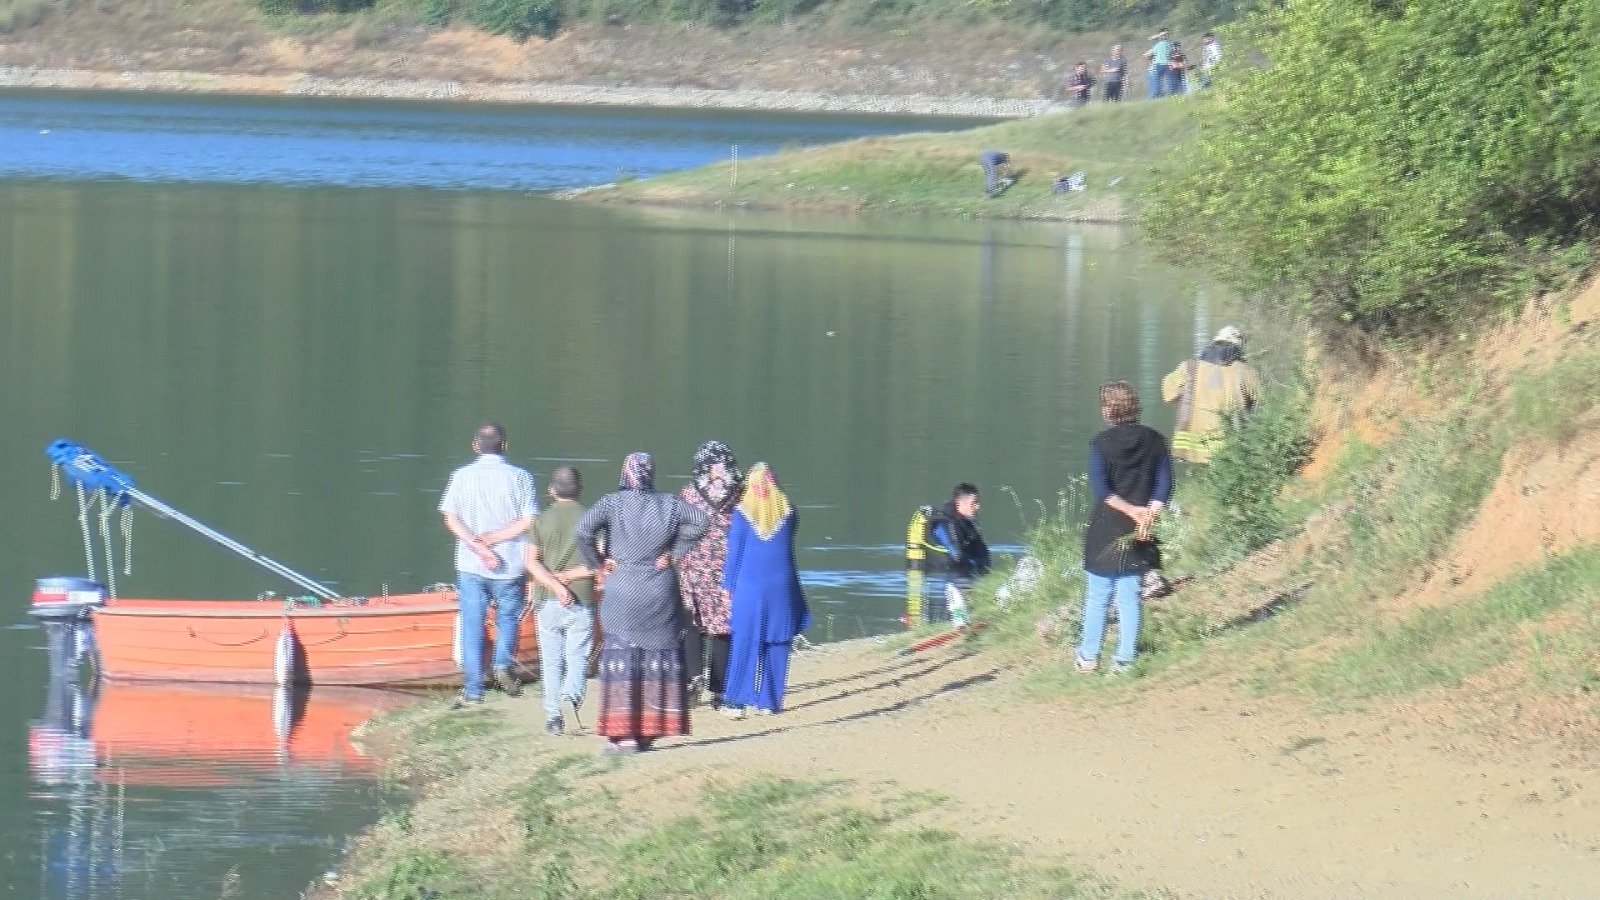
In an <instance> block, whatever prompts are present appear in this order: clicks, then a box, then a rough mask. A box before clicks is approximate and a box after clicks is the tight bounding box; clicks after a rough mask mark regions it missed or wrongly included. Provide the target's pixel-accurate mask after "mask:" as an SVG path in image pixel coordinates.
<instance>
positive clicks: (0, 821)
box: [0, 94, 1219, 900]
mask: <svg viewBox="0 0 1600 900" xmlns="http://www.w3.org/2000/svg"><path fill="white" fill-rule="evenodd" d="M933 124H934V125H939V124H940V123H933ZM944 124H951V123H944ZM906 127H907V125H906V123H904V122H882V121H878V122H873V121H870V120H841V119H824V118H816V117H808V118H797V119H788V118H783V117H753V118H748V119H746V118H741V117H734V116H723V115H718V116H703V115H699V114H692V115H691V114H681V115H675V114H667V113H648V114H641V113H628V112H615V113H611V112H604V113H602V112H589V111H567V110H555V111H541V110H526V109H523V110H518V109H505V108H497V109H491V108H474V107H468V108H454V107H437V106H418V105H409V104H346V103H328V104H324V103H311V102H293V101H218V102H213V101H200V100H194V99H189V98H182V99H173V98H153V99H146V98H124V97H105V96H94V95H84V96H76V95H74V96H60V97H58V96H56V95H39V94H25V95H0V341H4V344H3V346H0V413H3V414H4V421H5V422H6V427H5V428H3V429H0V471H3V474H4V477H3V478H0V515H4V517H5V522H6V524H7V529H6V540H5V541H3V542H0V584H5V585H10V586H11V592H12V597H13V605H12V613H11V615H10V616H9V617H7V618H6V620H5V621H7V622H9V623H10V626H11V627H10V628H9V629H7V630H4V631H0V660H3V661H4V662H5V663H6V665H7V670H8V672H9V673H10V675H11V681H12V685H13V687H12V690H11V691H9V692H8V693H7V694H6V698H5V699H4V700H0V720H3V721H4V722H6V723H9V727H6V728H3V729H0V758H4V759H6V760H9V761H10V762H11V765H10V766H8V767H6V768H5V769H4V770H3V772H4V774H0V810H3V811H0V841H3V846H4V847H5V848H6V849H5V851H4V855H3V856H0V884H3V885H5V886H7V888H9V889H10V890H11V891H12V892H13V893H15V894H16V895H17V896H48V897H59V898H88V897H151V896H160V897H163V898H168V900H179V898H188V897H195V898H214V897H218V896H235V897H263V898H266V897H286V896H295V895H296V894H297V893H298V892H299V891H300V890H301V889H302V888H303V887H304V886H305V885H306V884H308V883H309V882H310V881H311V880H313V879H315V878H317V877H319V876H320V874H321V873H322V872H323V871H324V870H325V869H326V868H327V867H328V866H330V865H332V864H334V862H335V861H336V858H337V854H338V851H339V849H340V848H341V846H342V843H343V841H344V840H345V838H346V837H347V836H348V835H349V834H350V833H352V832H353V831H354V830H356V829H357V828H359V827H360V826H361V825H363V824H365V823H367V822H370V821H372V819H373V818H374V817H375V815H376V814H377V810H378V809H379V808H381V806H382V801H383V798H384V793H383V791H382V789H381V788H380V787H379V786H378V785H377V783H376V782H375V781H374V778H373V771H372V767H371V764H370V762H368V761H366V760H364V759H363V758H362V757H360V755H359V754H358V753H356V752H355V751H354V750H353V749H352V748H351V747H350V746H349V743H348V733H349V728H350V727H351V726H353V725H354V723H355V722H358V721H360V719H361V718H363V717H364V716H365V715H367V714H368V713H369V712H370V711H372V710H376V709H382V708H386V707H387V706H388V705H391V704H392V703H394V702H399V700H397V699H396V698H394V697H392V696H391V695H386V694H382V693H374V692H355V693H353V694H339V693H336V692H332V691H314V692H313V694H312V696H311V697H310V698H309V700H305V699H296V698H286V697H277V696H274V695H273V694H272V693H271V692H270V691H269V692H248V691H245V692H240V691H221V692H219V691H215V690H210V691H201V690H197V689H194V688H176V687H173V688H151V689H140V690H134V689H133V688H132V687H130V686H127V685H115V684H110V685H106V684H103V685H100V686H99V688H98V691H97V692H96V691H95V690H94V689H91V688H90V687H88V686H85V685H82V684H80V683H79V682H77V681H63V680H58V681H56V682H54V683H52V682H51V681H50V680H49V679H47V677H46V673H47V669H48V666H47V664H46V654H45V653H44V651H43V647H44V645H45V644H46V637H45V635H44V633H43V632H42V631H40V630H39V629H37V628H34V627H33V626H32V624H31V622H30V621H29V619H28V617H27V616H26V615H25V612H24V609H25V606H26V594H27V592H28V590H29V588H30V586H31V583H32V580H33V579H34V578H35V577H37V576H40V575H45V574H54V573H81V572H82V570H83V568H84V562H83V555H82V547H81V542H80V538H79V536H78V523H77V521H76V515H75V510H74V509H73V508H72V506H71V504H70V503H67V502H64V501H63V502H57V503H52V502H51V501H50V480H49V472H48V467H47V465H46V463H45V460H44V457H43V455H42V449H43V447H44V445H45V444H46V442H48V441H49V440H51V439H53V438H55V437H58V436H69V437H72V438H74V439H76V440H79V441H82V442H84V443H86V444H88V445H89V446H90V447H92V448H94V449H96V450H98V451H99V452H101V453H102V454H103V455H105V456H106V457H107V458H108V459H110V460H111V461H113V462H114V463H115V464H117V465H119V466H121V467H122V468H124V469H125V470H126V471H127V472H129V473H130V474H131V475H133V476H134V477H135V478H136V479H137V480H138V481H139V483H140V486H141V487H143V488H144V489H146V490H147V491H149V492H151V493H154V494H156V495H157V496H160V497H162V498H163V499H166V500H168V501H169V502H171V503H172V504H174V505H176V506H177V507H179V508H181V509H184V510H185V511H187V512H189V513H190V514H192V515H194V516H196V517H197V518H199V519H201V520H202V521H205V522H208V523H210V524H212V525H214V526H216V527H218V528H220V529H221V530H223V531H225V532H228V533H230V534H232V535H234V536H236V537H238V538H239V539H241V540H243V541H245V542H246V543H248V544H251V545H252V546H255V547H256V548H258V549H260V550H262V551H264V552H266V553H268V554H270V555H272V556H275V557H276V558H278V559H280V560H283V561H285V562H287V563H289V564H290V565H291V566H294V567H296V568H298V569H300V570H302V571H304V572H305V573H306V574H308V575H310V576H312V577H313V578H317V579H319V580H323V581H326V582H330V583H334V584H336V585H338V586H340V587H342V588H345V589H347V590H349V591H351V592H353V593H375V592H378V591H380V590H382V589H383V588H384V587H387V588H388V589H389V590H391V591H404V590H409V589H414V588H418V587H421V586H423V585H426V584H428V583H430V582H435V581H441V580H449V579H450V577H451V571H450V566H451V558H450V544H449V541H448V540H447V539H446V535H445V534H444V531H443V529H442V527H441V526H440V523H439V520H438V515H437V514H436V513H435V512H434V506H435V504H436V502H437V499H438V492H439V491H440V489H441V488H442V486H443V483H444V479H445V477H446V475H447V474H448V472H449V471H450V469H451V468H452V467H454V466H456V465H459V464H461V463H462V462H464V461H466V460H467V459H468V458H469V457H468V453H467V442H468V439H469V436H470V432H471V429H472V427H473V426H474V424H475V423H476V422H477V421H478V420H479V419H481V418H483V417H486V416H492V417H495V418H498V419H499V420H501V421H502V422H503V423H505V425H506V426H507V428H508V430H509V432H510V436H511V452H510V455H511V457H512V459H513V460H514V461H516V462H518V463H521V464H523V465H526V466H528V467H529V468H531V469H533V470H534V471H535V472H536V473H538V474H539V475H541V476H542V475H543V474H545V473H547V472H548V471H549V470H550V468H551V467H553V466H555V465H557V464H559V463H560V462H563V461H576V464H577V465H578V466H579V467H580V468H581V469H582V470H583V472H584V474H585V476H586V479H587V483H588V485H589V488H590V493H591V495H593V494H598V493H599V492H601V491H604V490H606V489H608V488H609V486H610V485H612V484H614V483H615V478H616V471H617V467H618V464H619V462H620V460H621V458H622V456H623V455H624V454H625V453H626V452H628V451H630V450H635V449H645V450H650V451H652V452H654V453H655V454H656V455H657V460H658V464H659V466H660V469H661V475H662V477H661V483H662V485H663V487H665V488H671V489H676V488H677V487H678V486H679V485H681V484H682V478H683V476H684V475H685V474H686V471H687V468H688V464H689V459H690V456H691V454H692V452H693V450H694V448H695V447H696V446H697V445H698V444H699V443H700V442H702V441H704V440H706V439H709V438H718V439H721V440H724V441H726V442H727V443H729V444H730V445H731V446H732V447H733V449H734V450H735V452H736V453H737V454H738V455H739V458H740V460H741V462H742V463H744V464H746V465H748V464H750V463H753V462H755V461H757V460H767V461H769V462H770V463H771V464H772V465H773V467H774V468H775V470H776V471H777V473H778V474H779V476H780V477H781V478H782V479H783V480H784V482H785V483H786V485H787V486H788V489H789V490H790V493H791V496H792V497H793V498H794V500H795V502H796V503H797V504H798V505H799V507H800V512H801V542H802V545H803V547H802V550H801V554H800V562H801V564H802V567H803V568H804V570H805V574H804V580H805V582H806V584H807V585H808V591H809V597H810V600H811V602H812V607H813V610H814V620H815V623H816V624H815V627H814V628H813V630H812V637H814V638H816V639H819V640H826V639H833V638H844V637H853V636H857V635H864V634H876V633H883V632H885V631H890V630H893V629H895V628H897V627H898V618H899V616H900V614H901V611H902V608H903V605H904V598H903V595H902V592H903V585H904V581H903V578H902V577H901V575H900V570H901V560H900V543H901V541H902V539H903V535H904V528H905V523H906V519H907V517H908V516H909V514H910V513H911V512H912V510H913V509H914V508H915V507H916V506H917V505H919V504H921V503H937V502H939V501H941V500H942V499H943V498H944V497H946V496H947V495H948V492H949V489H950V486H951V485H953V484H954V483H956V482H957V481H962V480H973V481H976V482H977V483H978V484H979V485H980V486H981V487H982V488H983V489H984V492H985V493H984V503H985V506H984V510H983V517H982V522H983V527H984V530H985V532H986V533H987V534H988V536H989V538H990V540H991V542H992V543H996V544H1000V545H1014V544H1015V543H1016V542H1017V541H1018V540H1019V537H1020V535H1021V533H1022V531H1023V529H1024V527H1025V525H1026V523H1027V521H1028V520H1030V519H1031V518H1033V516H1035V515H1036V512H1035V511H1034V507H1033V505H1032V503H1033V498H1041V499H1045V500H1050V499H1052V498H1053V497H1054V496H1055V493H1056V491H1057V490H1058V489H1059V488H1060V487H1061V486H1062V485H1064V484H1065V483H1066V482H1067V480H1068V479H1070V478H1072V477H1074V476H1076V475H1078V474H1079V473H1081V471H1082V469H1083V465H1084V460H1085V456H1086V442H1087V440H1088V438H1089V437H1090V436H1091V434H1092V433H1093V431H1094V430H1095V428H1096V425H1097V421H1096V409H1095V390H1096V387H1097V386H1098V385H1099V384H1100V383H1101V382H1102V381H1104V380H1107V379H1110V378H1124V377H1125V378H1130V379H1132V380H1133V381H1134V382H1135V383H1136V384H1137V385H1139V387H1140V388H1141V389H1142V390H1143V391H1145V392H1146V393H1147V395H1149V394H1153V393H1154V390H1155V387H1156V385H1157V383H1158V381H1159V379H1160V376H1161V374H1162V373H1163V372H1164V371H1166V370H1167V369H1169V368H1170V367H1171V366H1172V365H1174V363H1175V362H1176V361H1177V360H1178V359H1181V358H1182V357H1183V356H1184V355H1185V354H1187V353H1189V352H1191V351H1192V349H1193V347H1194V346H1195V345H1196V343H1197V341H1198V339H1199V338H1201V337H1203V336H1205V335H1206V334H1207V333H1208V332H1209V331H1210V330H1211V329H1214V328H1215V327H1216V325H1218V324H1219V323H1218V322H1216V321H1212V320H1211V314H1210V313H1209V312H1208V304H1207V301H1206V299H1205V298H1206V294H1205V291H1204V290H1202V289H1201V288H1200V287H1199V286H1197V285H1195V284H1193V283H1192V282H1190V281H1188V280H1187V279H1186V278H1185V277H1184V276H1182V275H1181V273H1177V272H1174V271H1172V270H1169V269H1166V268H1163V267H1161V266H1158V265H1156V264H1154V263H1152V262H1151V261H1150V259H1149V258H1148V255H1147V253H1146V252H1145V250H1144V249H1143V247H1142V246H1141V245H1140V242H1139V240H1138V237H1137V235H1136V234H1134V233H1132V232H1130V231H1125V230H1115V229H1093V228H1071V227H1063V226H1044V225H1032V224H1013V223H976V222H944V221H922V220H895V219H883V220H877V219H859V220H852V219H835V218H821V217H807V216H786V215H740V216H736V217H730V216H726V215H715V214H705V213H695V212H684V211H654V210H643V209H629V208H610V207H595V206H588V205H582V204H573V203H568V202H563V201H560V200H556V199H552V198H550V197H548V196H541V195H539V194H536V193H528V192H527V190H526V189H530V188H549V187H564V186H573V185H579V184H586V183H593V182H596V181H601V180H607V179H608V178H610V177H612V176H614V174H615V171H616V170H619V169H621V170H625V171H629V172H638V173H640V174H644V173H648V172H651V171H658V170H660V169H665V168H673V167H676V166H681V165H689V164H693V163H696V162H702V161H706V160H710V159H716V158H721V157H722V156H723V155H724V154H725V153H726V152H727V148H728V146H729V145H731V144H732V143H735V142H738V143H740V145H741V147H742V148H746V150H742V151H741V152H747V151H748V149H749V148H757V147H761V148H772V147H776V146H779V145H781V144H784V143H791V142H808V141H815V140H829V139H836V138H839V137H844V136H848V135H850V134H862V133H875V132H879V131H894V130H905V128H906ZM916 127H921V128H928V127H932V126H930V123H927V122H918V123H916ZM41 132H48V133H41ZM541 147H543V148H545V149H539V148H541ZM975 178H976V176H975ZM108 179H114V180H108ZM369 185H382V186H381V187H380V186H369ZM443 187H449V188H453V189H451V190H441V189H439V188H443ZM975 189H976V184H975ZM1152 418H1153V420H1155V421H1158V422H1159V421H1163V417H1162V416H1160V415H1159V414H1157V415H1155V416H1153V417H1152ZM1002 486H1005V487H1008V488H1010V489H1012V490H1014V492H1015V493H1016V494H1017V495H1018V496H1020V497H1021V498H1022V500H1023V502H1022V504H1021V508H1020V509H1019V507H1018V505H1017V504H1015V503H1013V502H1012V500H1010V499H1009V498H1008V496H1007V494H1006V493H1005V492H1003V491H1002V490H1001V488H1002ZM133 551H134V566H133V574H132V575H131V576H122V577H120V578H119V582H120V584H119V587H120V588H121V590H122V592H123V593H124V594H127V595H142V596H178V597H241V598H249V597H254V596H255V595H256V594H257V593H258V592H261V591H267V590H278V591H283V590H285V589H286V588H287V587H288V586H287V585H285V584H283V583H280V582H278V581H276V580H274V579H273V578H272V577H270V576H268V575H266V574H265V573H263V572H260V571H258V570H256V569H254V568H252V567H250V566H248V565H246V564H245V563H243V562H241V561H239V560H237V559H234V558H232V557H231V556H228V555H226V554H224V553H223V551H221V550H219V549H217V548H214V547H212V546H210V545H207V544H203V543H201V542H200V541H199V539H197V538H195V537H193V536H191V535H189V534H187V533H185V532H180V531H179V530H178V529H176V528H174V527H172V526H171V525H170V524H169V523H166V522H162V521H159V520H156V519H154V518H152V517H150V516H148V515H139V516H137V517H136V521H135V525H134V532H133ZM527 702H534V701H532V700H529V701H527ZM217 723H227V725H226V727H220V726H218V725H217Z"/></svg>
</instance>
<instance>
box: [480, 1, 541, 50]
mask: <svg viewBox="0 0 1600 900" xmlns="http://www.w3.org/2000/svg"><path fill="white" fill-rule="evenodd" d="M467 14H468V17H469V18H470V19H471V20H472V24H473V25H475V26H477V27H478V28H481V29H483V30H484V31H487V32H489V33H490V34H504V35H510V36H511V37H514V38H516V39H517V40H519V41H520V40H524V39H526V38H527V37H529V36H530V35H535V34H537V35H539V36H541V37H549V36H551V35H552V34H555V31H556V28H557V26H559V25H560V24H561V10H560V7H558V6H557V4H556V0H469V2H468V5H467Z"/></svg>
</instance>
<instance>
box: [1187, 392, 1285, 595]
mask: <svg viewBox="0 0 1600 900" xmlns="http://www.w3.org/2000/svg"><path fill="white" fill-rule="evenodd" d="M1308 393H1309V392H1308V391H1306V390H1305V389H1304V388H1303V387H1299V386H1297V387H1295V388H1294V389H1292V390H1287V391H1281V392H1277V393H1273V394H1270V395H1268V396H1267V397H1266V398H1265V399H1264V401H1263V402H1262V403H1261V404H1260V405H1258V406H1257V407H1256V409H1255V411H1254V412H1253V413H1252V414H1251V415H1250V416H1249V417H1248V418H1246V419H1245V420H1244V421H1243V422H1242V423H1241V424H1239V425H1238V426H1234V425H1233V424H1231V423H1229V424H1228V425H1227V426H1226V428H1225V431H1224V435H1223V440H1222V443H1221V445H1220V446H1219V447H1217V449H1216V451H1215V452H1214V453H1212V455H1211V463H1210V465H1207V466H1205V467H1204V468H1201V469H1199V470H1198V472H1197V473H1196V474H1195V476H1194V481H1193V486H1194V487H1193V495H1194V499H1195V500H1196V501H1198V502H1200V503H1202V504H1205V505H1207V506H1209V507H1211V513H1210V515H1209V518H1210V519H1211V520H1212V524H1213V531H1212V533H1211V535H1210V539H1211V541H1212V546H1211V552H1210V554H1209V555H1211V556H1212V557H1213V559H1212V560H1211V562H1213V563H1217V564H1226V563H1229V562H1232V561H1234V560H1236V559H1238V558H1240V557H1242V556H1244V555H1245V554H1246V553H1249V552H1250V551H1252V550H1255V549H1257V548H1260V547H1265V546H1266V545H1267V544H1269V543H1271V542H1273V541H1274V540H1277V539H1278V538H1280V537H1282V536H1283V532H1284V530H1285V528H1286V527H1287V526H1288V524H1289V520H1288V516H1287V515H1286V513H1285V510H1284V506H1283V502H1282V498H1281V495H1282V493H1283V487H1284V485H1286V484H1288V482H1289V479H1290V478H1292V477H1294V474H1295V473H1296V472H1298V471H1299V470H1300V467H1301V466H1303V465H1305V463H1306V460H1307V459H1308V458H1309V456H1310V452H1311V446H1312V444H1311V436H1310V430H1309V429H1310V419H1309V415H1308V413H1307V397H1308Z"/></svg>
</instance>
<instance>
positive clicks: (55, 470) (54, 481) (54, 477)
mask: <svg viewBox="0 0 1600 900" xmlns="http://www.w3.org/2000/svg"><path fill="white" fill-rule="evenodd" d="M60 499H61V467H60V466H58V465H56V464H54V463H51V464H50V501H51V502H52V503H54V502H55V501H57V500H60Z"/></svg>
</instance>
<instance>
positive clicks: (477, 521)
mask: <svg viewBox="0 0 1600 900" xmlns="http://www.w3.org/2000/svg"><path fill="white" fill-rule="evenodd" d="M472 450H473V452H474V453H476V454H478V458H477V459H476V460H475V461H473V462H471V463H468V464H467V465H464V466H462V467H461V468H459V469H457V470H455V472H453V473H451V475H450V483H449V484H448V485H446V486H445V489H444V496H443V497H441V498H439V512H441V513H444V527H445V528H447V529H449V531H450V533H451V534H453V535H455V536H456V586H457V588H458V589H459V591H460V595H461V618H460V628H461V672H462V676H463V677H462V685H461V699H460V700H459V701H457V704H456V705H457V706H468V705H472V704H477V703H482V702H483V637H484V622H485V620H486V618H487V616H488V614H489V606H490V604H493V605H494V607H495V639H494V675H495V679H496V680H497V681H498V682H499V683H500V687H501V688H503V689H504V690H505V692H506V694H507V695H508V696H511V697H516V696H518V695H520V694H521V693H522V683H521V682H520V681H519V680H518V679H517V676H516V673H515V672H513V671H512V668H511V666H512V662H513V658H514V656H513V655H514V653H515V651H516V641H517V625H518V621H519V620H520V619H521V617H522V605H523V603H525V602H526V592H525V590H524V585H525V583H526V581H527V569H526V567H525V564H524V562H523V551H524V550H525V549H526V546H527V538H526V535H527V532H528V527H529V526H530V525H532V524H533V517H534V516H536V515H538V514H539V501H538V498H537V497H536V496H535V494H534V487H533V476H532V475H531V474H529V473H528V472H527V471H526V470H525V469H519V468H517V467H516V466H513V465H511V464H510V463H508V462H506V458H505V452H506V432H505V429H504V428H501V427H500V424H499V423H498V422H484V423H483V424H482V425H479V426H478V430H477V431H476V432H474V433H473V436H472Z"/></svg>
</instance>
